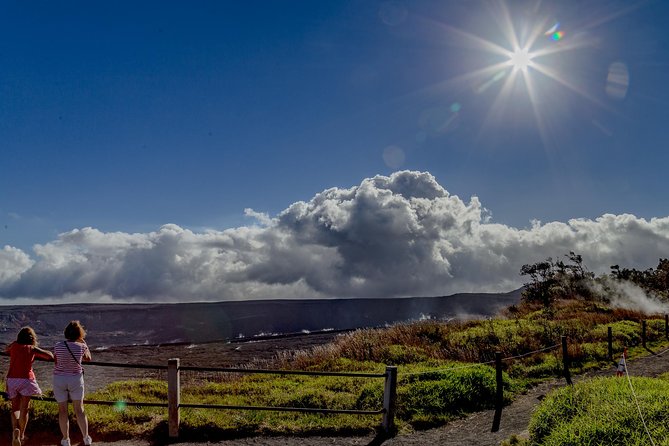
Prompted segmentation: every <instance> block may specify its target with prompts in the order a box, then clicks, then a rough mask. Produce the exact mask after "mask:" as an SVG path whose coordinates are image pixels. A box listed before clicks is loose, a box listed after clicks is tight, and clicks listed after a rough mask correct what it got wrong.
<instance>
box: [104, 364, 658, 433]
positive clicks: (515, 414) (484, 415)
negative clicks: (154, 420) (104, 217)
mask: <svg viewBox="0 0 669 446" xmlns="http://www.w3.org/2000/svg"><path fill="white" fill-rule="evenodd" d="M628 368H629V371H630V375H637V376H639V375H641V376H657V375H659V374H661V373H664V372H667V371H669V354H661V355H658V356H648V357H644V358H640V359H637V360H634V361H630V363H629V366H628ZM614 373H615V372H614V369H613V368H610V369H607V370H601V371H597V372H591V373H587V374H584V375H580V376H576V377H574V380H575V381H578V380H582V379H587V378H591V377H594V376H612V375H613V374H614ZM564 385H565V380H564V379H561V380H552V381H548V382H545V383H542V384H540V385H539V386H537V387H535V388H533V389H531V390H530V391H529V392H528V393H527V394H524V395H522V396H520V397H518V398H517V399H516V400H515V401H514V402H513V403H512V404H511V405H509V406H507V407H505V408H504V410H503V412H502V418H501V424H500V430H499V431H498V432H494V433H493V432H491V427H492V420H493V414H494V411H492V410H488V411H483V412H477V413H474V414H471V415H469V416H468V417H466V418H463V419H461V420H457V421H453V422H451V423H449V424H447V425H446V426H443V427H439V428H435V429H429V430H425V431H418V432H413V433H408V434H401V435H398V436H397V437H394V438H390V439H386V440H383V439H377V438H374V436H373V435H369V436H364V437H305V438H301V437H254V438H244V439H238V440H229V441H221V442H218V443H176V444H178V445H180V446H211V445H223V446H332V445H337V446H349V445H357V446H362V445H365V446H375V445H383V446H425V445H440V446H498V445H499V444H500V442H501V441H503V440H505V439H508V438H509V437H510V436H511V435H518V436H526V435H527V426H528V423H529V420H530V416H531V414H532V412H533V410H534V409H535V407H536V406H537V405H538V404H539V402H540V399H542V398H543V396H545V395H546V393H548V392H549V391H550V390H551V389H553V388H555V387H559V386H564ZM95 444H96V445H101V446H102V445H107V446H149V444H148V443H146V442H142V441H119V442H113V443H95Z"/></svg>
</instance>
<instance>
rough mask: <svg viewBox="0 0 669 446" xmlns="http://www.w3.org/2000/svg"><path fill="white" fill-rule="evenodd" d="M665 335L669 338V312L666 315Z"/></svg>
mask: <svg viewBox="0 0 669 446" xmlns="http://www.w3.org/2000/svg"><path fill="white" fill-rule="evenodd" d="M664 337H665V338H667V339H669V314H665V315H664Z"/></svg>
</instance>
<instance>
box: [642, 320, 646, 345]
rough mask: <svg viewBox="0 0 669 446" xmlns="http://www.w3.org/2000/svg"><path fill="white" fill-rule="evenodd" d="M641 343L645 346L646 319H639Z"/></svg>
mask: <svg viewBox="0 0 669 446" xmlns="http://www.w3.org/2000/svg"><path fill="white" fill-rule="evenodd" d="M641 345H642V346H643V348H646V320H645V319H644V320H642V321H641Z"/></svg>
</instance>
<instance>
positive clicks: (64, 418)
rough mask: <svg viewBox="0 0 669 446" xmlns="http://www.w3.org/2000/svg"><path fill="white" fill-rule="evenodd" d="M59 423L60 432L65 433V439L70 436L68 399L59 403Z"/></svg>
mask: <svg viewBox="0 0 669 446" xmlns="http://www.w3.org/2000/svg"><path fill="white" fill-rule="evenodd" d="M58 425H59V426H60V433H61V434H63V440H67V439H68V438H70V419H69V418H68V413H67V401H65V402H64V403H58Z"/></svg>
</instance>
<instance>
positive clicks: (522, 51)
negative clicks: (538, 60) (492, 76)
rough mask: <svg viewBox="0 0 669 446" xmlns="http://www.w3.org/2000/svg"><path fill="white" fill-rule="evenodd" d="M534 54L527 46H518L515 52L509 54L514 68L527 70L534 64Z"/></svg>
mask: <svg viewBox="0 0 669 446" xmlns="http://www.w3.org/2000/svg"><path fill="white" fill-rule="evenodd" d="M533 56H534V55H533V54H532V53H530V51H529V49H527V48H516V49H515V50H514V51H513V53H511V54H510V55H509V64H510V65H511V66H512V67H513V69H514V70H521V71H523V72H526V71H527V68H528V67H531V66H532V58H533Z"/></svg>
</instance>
